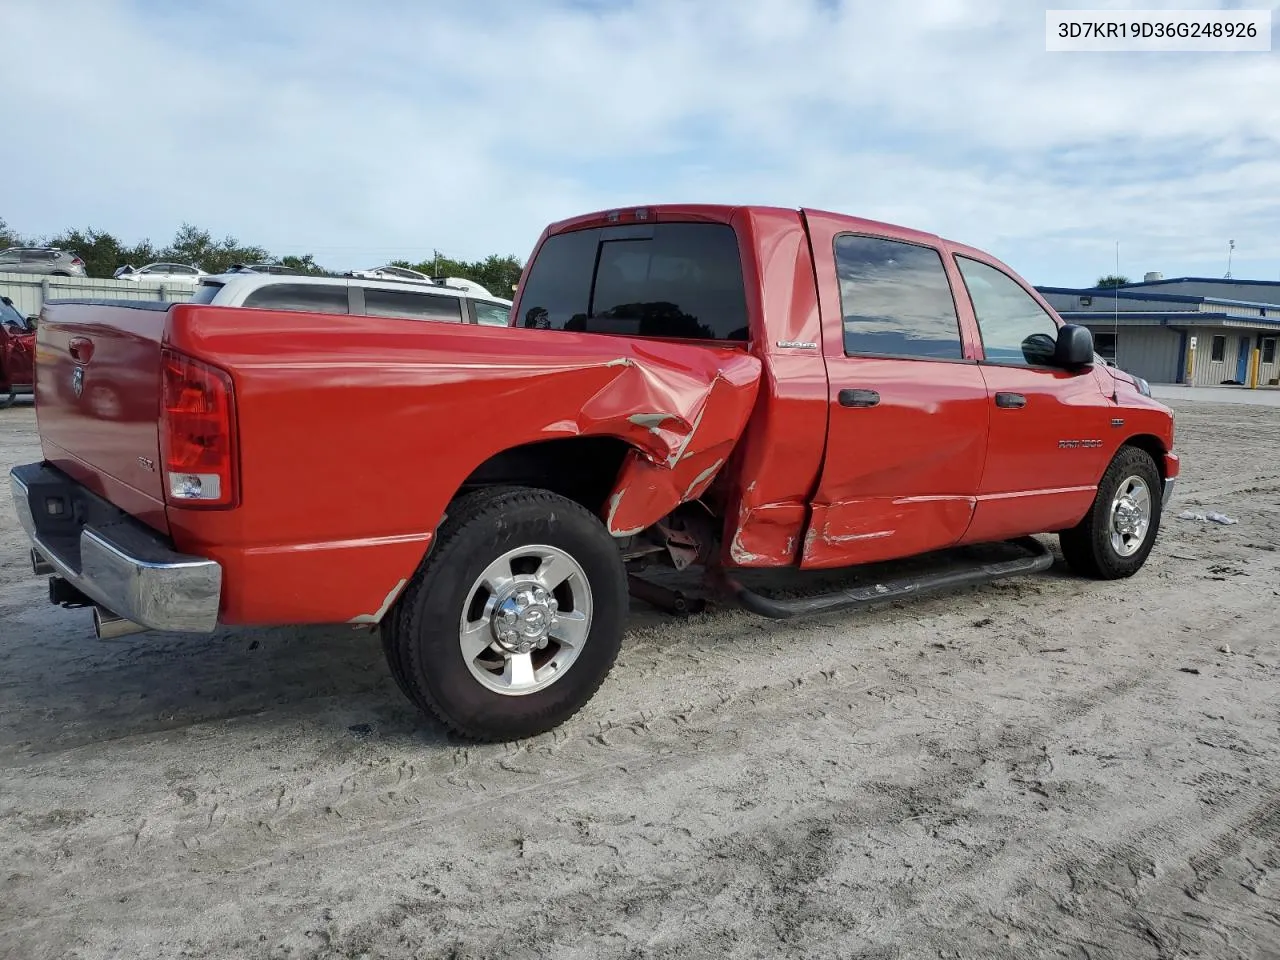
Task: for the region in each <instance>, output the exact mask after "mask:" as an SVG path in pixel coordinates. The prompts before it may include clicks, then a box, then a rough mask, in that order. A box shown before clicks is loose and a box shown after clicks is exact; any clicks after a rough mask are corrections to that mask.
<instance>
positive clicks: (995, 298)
mask: <svg viewBox="0 0 1280 960" xmlns="http://www.w3.org/2000/svg"><path fill="white" fill-rule="evenodd" d="M955 262H956V265H957V267H958V268H959V272H960V276H961V278H962V282H963V286H964V289H965V294H962V295H966V296H967V298H968V303H965V304H963V306H964V307H965V308H966V309H968V308H970V307H971V309H972V311H973V314H974V318H975V321H976V325H977V328H978V331H979V335H980V337H981V339H982V349H983V359H982V363H981V366H980V369H981V371H982V376H983V379H984V381H985V383H986V391H987V396H988V403H989V405H990V411H991V433H990V440H989V442H988V444H987V455H986V465H985V467H984V469H983V472H982V482H981V484H980V486H979V489H978V505H977V508H976V510H975V512H974V518H973V526H972V527H971V528H970V530H969V533H968V534H967V536H966V537H965V539H966V540H968V541H972V542H981V541H986V540H998V539H1002V538H1005V537H1015V536H1021V535H1023V534H1028V533H1040V532H1046V531H1051V530H1057V529H1061V528H1062V527H1067V526H1073V525H1074V524H1075V523H1076V522H1078V521H1079V519H1080V517H1082V516H1083V515H1084V514H1085V512H1086V511H1087V510H1088V508H1089V504H1090V503H1091V502H1092V501H1093V496H1094V491H1095V489H1096V486H1097V483H1098V479H1099V478H1100V477H1101V476H1102V471H1103V470H1104V469H1105V468H1106V464H1107V462H1108V460H1109V459H1110V458H1111V456H1112V454H1113V453H1114V452H1115V447H1116V445H1117V441H1115V440H1113V439H1112V438H1111V437H1110V436H1109V434H1110V433H1114V432H1116V431H1115V430H1114V428H1113V427H1112V426H1111V417H1112V414H1113V413H1114V412H1115V411H1114V409H1113V405H1112V404H1111V402H1110V400H1109V398H1107V397H1106V396H1104V394H1103V393H1102V390H1101V388H1100V386H1099V384H1098V379H1097V378H1096V377H1095V376H1094V375H1093V371H1092V370H1082V371H1068V370H1062V369H1060V368H1058V367H1054V366H1052V365H1051V364H1050V363H1049V360H1051V358H1052V357H1053V350H1054V345H1055V343H1056V341H1057V336H1058V324H1057V321H1056V320H1055V319H1054V318H1053V317H1052V316H1051V315H1050V314H1049V313H1048V311H1046V310H1045V309H1044V307H1043V306H1041V305H1040V303H1039V302H1038V301H1037V300H1036V298H1035V297H1033V296H1032V295H1031V293H1030V292H1029V291H1028V290H1026V289H1025V287H1023V285H1022V284H1021V283H1019V282H1018V281H1017V280H1016V279H1014V278H1013V277H1012V276H1010V275H1009V274H1008V273H1006V272H1005V271H1004V270H1003V269H1001V268H1000V267H999V266H997V265H995V264H992V263H986V262H983V261H981V260H978V259H975V258H972V257H969V256H963V255H959V254H957V256H956V258H955Z"/></svg>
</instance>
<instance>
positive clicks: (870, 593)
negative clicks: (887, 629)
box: [724, 537, 1053, 620]
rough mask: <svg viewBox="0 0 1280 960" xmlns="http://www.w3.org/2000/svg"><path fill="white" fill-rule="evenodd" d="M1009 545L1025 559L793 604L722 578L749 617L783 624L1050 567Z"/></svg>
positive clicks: (1033, 544) (1029, 541) (1028, 546)
mask: <svg viewBox="0 0 1280 960" xmlns="http://www.w3.org/2000/svg"><path fill="white" fill-rule="evenodd" d="M1008 542H1009V543H1010V544H1012V545H1014V546H1017V547H1021V548H1022V549H1023V550H1027V551H1030V552H1031V556H1029V557H1018V558H1017V559H1013V560H1001V561H999V562H997V563H982V564H978V565H976V566H969V567H962V568H961V569H958V570H954V569H953V570H945V571H942V572H940V573H934V574H926V575H924V576H919V577H904V578H902V579H900V580H890V581H888V582H886V583H876V584H871V585H869V586H865V587H854V588H851V589H848V590H836V591H834V592H832V593H824V594H820V595H818V596H814V597H801V598H799V599H796V600H774V599H772V598H770V597H766V596H764V595H762V594H759V593H756V592H755V591H754V590H749V589H747V588H746V587H744V586H743V585H742V584H741V583H739V582H738V581H737V580H735V579H733V578H732V577H730V576H725V577H724V580H725V583H726V585H727V586H728V587H729V589H730V590H732V591H733V593H734V594H735V595H736V596H737V598H738V602H739V603H741V604H742V605H743V606H744V607H745V608H746V609H748V610H750V611H751V612H752V613H756V614H759V615H760V616H762V617H770V618H772V619H774V620H787V619H790V618H791V617H804V616H811V615H813V614H818V613H834V612H836V611H838V610H848V609H850V608H853V607H862V606H867V605H868V604H872V603H879V602H880V601H883V600H896V599H898V598H901V597H910V596H914V595H915V594H919V593H930V592H933V591H935V590H947V589H952V588H955V587H969V586H974V585H975V584H980V583H990V582H991V581H992V580H1001V579H1003V578H1005V577H1016V576H1021V575H1023V574H1028V573H1040V572H1042V571H1045V570H1048V569H1049V568H1050V567H1051V566H1053V552H1052V551H1051V550H1050V549H1049V548H1048V547H1046V546H1045V545H1044V544H1042V543H1041V542H1040V541H1039V540H1036V539H1034V538H1032V537H1023V538H1020V539H1018V540H1010V541H1008Z"/></svg>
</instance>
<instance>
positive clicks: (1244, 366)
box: [1236, 337, 1253, 383]
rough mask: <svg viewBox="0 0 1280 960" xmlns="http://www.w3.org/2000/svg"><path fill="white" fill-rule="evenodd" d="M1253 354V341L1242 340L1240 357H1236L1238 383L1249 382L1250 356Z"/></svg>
mask: <svg viewBox="0 0 1280 960" xmlns="http://www.w3.org/2000/svg"><path fill="white" fill-rule="evenodd" d="M1252 353H1253V341H1252V339H1250V338H1249V337H1241V338H1240V355H1239V356H1237V357H1236V382H1237V383H1248V382H1249V355H1250V354H1252Z"/></svg>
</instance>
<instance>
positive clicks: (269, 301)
mask: <svg viewBox="0 0 1280 960" xmlns="http://www.w3.org/2000/svg"><path fill="white" fill-rule="evenodd" d="M244 306H246V307H256V308H258V309H260V310H298V311H303V312H309V313H348V312H349V311H348V309H347V288H346V286H345V285H344V286H331V285H330V284H324V285H320V284H308V283H274V284H271V285H270V286H266V287H259V288H258V289H257V290H255V291H253V293H251V294H249V296H247V297H246V298H245V301H244Z"/></svg>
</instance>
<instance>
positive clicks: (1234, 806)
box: [0, 404, 1280, 960]
mask: <svg viewBox="0 0 1280 960" xmlns="http://www.w3.org/2000/svg"><path fill="white" fill-rule="evenodd" d="M1177 412H1178V418H1179V443H1180V449H1181V452H1182V454H1183V456H1184V462H1185V467H1184V479H1183V481H1182V483H1181V485H1180V491H1179V494H1180V497H1179V502H1178V509H1184V508H1187V507H1191V506H1199V507H1201V508H1203V509H1219V510H1222V511H1225V512H1227V513H1228V514H1230V515H1231V516H1234V517H1237V518H1239V520H1240V523H1239V524H1238V525H1236V526H1231V527H1222V526H1216V525H1212V524H1201V523H1194V522H1188V521H1178V520H1173V519H1170V520H1169V521H1168V523H1167V525H1166V528H1165V530H1164V531H1163V532H1162V534H1161V538H1160V542H1159V544H1158V545H1157V548H1156V551H1155V553H1154V555H1153V557H1152V559H1151V561H1150V563H1149V564H1148V565H1147V567H1146V569H1145V570H1144V571H1143V572H1142V573H1141V574H1140V575H1139V576H1138V577H1137V578H1136V579H1134V580H1131V581H1129V582H1125V583H1113V584H1099V583H1093V582H1087V581H1083V580H1078V579H1074V578H1071V577H1069V576H1067V575H1066V574H1065V573H1063V572H1062V571H1061V570H1060V569H1058V568H1055V569H1054V571H1052V572H1051V573H1049V574H1047V575H1044V576H1041V577H1038V578H1035V579H1030V580H1022V581H1006V582H1004V583H1001V584H997V585H992V586H988V587H985V588H981V589H976V590H969V591H965V592H962V593H959V594H952V595H949V596H944V597H935V598H931V599H922V600H918V601H915V602H909V603H900V604H895V605H893V606H889V607H886V608H884V609H881V610H877V611H871V612H864V613H860V614H849V615H840V616H831V617H827V618H823V619H818V620H814V621H809V622H802V623H793V624H776V623H770V622H767V621H763V620H759V619H755V618H753V617H751V616H749V615H747V614H745V613H743V612H741V611H737V610H730V609H724V610H718V611H715V612H712V613H709V614H707V615H704V616H701V617H699V618H696V619H694V620H692V621H689V622H684V623H675V622H671V621H667V620H664V619H662V618H661V617H658V616H656V615H654V614H653V613H652V612H645V611H640V610H638V611H637V617H636V621H635V623H636V626H635V629H633V631H632V632H631V633H630V635H629V636H628V638H627V641H626V644H625V648H624V652H623V655H622V657H621V659H620V661H619V663H618V665H617V668H616V669H615V671H614V673H613V675H612V677H611V679H610V680H609V681H608V682H607V683H606V684H605V685H604V687H603V688H602V689H601V691H600V692H599V694H598V695H597V696H596V698H595V700H594V701H593V702H592V703H591V704H590V706H589V707H588V708H587V709H586V710H585V711H584V712H583V713H582V714H581V715H579V716H578V717H577V718H575V719H574V720H573V721H571V722H570V723H569V724H567V725H566V726H564V727H563V728H561V729H560V730H557V731H556V732H555V733H554V734H551V735H547V736H544V737H540V738H538V739H536V740H532V741H529V742H524V743H521V744H518V745H509V746H491V747H481V748H477V747H474V746H469V745H466V744H464V743H461V742H458V741H454V740H452V739H450V738H448V737H447V736H445V735H444V734H443V733H442V731H441V730H440V729H439V728H438V727H437V726H435V725H434V724H432V723H430V722H428V721H426V720H424V719H423V718H421V717H420V716H418V715H417V714H416V713H415V712H414V711H413V710H412V709H411V708H410V707H409V706H408V705H407V703H406V702H405V701H404V700H402V698H401V697H400V695H399V693H398V692H397V691H396V688H395V686H394V684H393V682H392V681H391V679H390V677H389V676H388V674H387V671H386V670H385V669H384V666H383V663H382V658H381V653H380V650H379V646H378V643H377V641H376V639H375V638H374V637H372V636H370V635H369V634H367V633H361V632H357V631H354V630H352V629H349V628H333V629H306V630H262V631H226V632H223V633H221V634H219V635H218V636H216V637H214V638H212V639H209V638H180V637H174V636H166V635H151V636H141V637H130V638H126V639H123V640H120V641H115V642H110V643H102V642H98V641H95V640H94V639H92V633H91V629H90V625H89V616H88V614H87V613H86V612H84V611H76V612H68V611H62V610H58V609H55V608H52V607H49V606H48V605H47V604H46V603H45V602H44V589H45V588H44V585H43V583H42V582H41V581H39V580H36V579H33V578H31V577H29V576H28V575H27V568H26V559H25V553H26V548H25V545H24V541H23V539H22V537H21V535H20V534H19V533H18V532H17V531H16V530H15V521H14V516H13V512H12V509H11V505H10V504H9V502H8V500H7V498H6V499H5V500H4V501H3V503H2V504H0V639H2V642H0V956H3V957H5V958H21V960H39V958H47V957H76V958H86V960H88V958H108V957H112V958H124V957H147V958H159V957H250V958H257V957H272V958H285V957H288V958H313V957H314V958H321V957H325V958H328V957H352V958H354V957H408V956H413V957H441V958H444V957H450V958H480V957H499V956H509V957H572V958H597V957H628V958H649V957H670V958H675V957H689V958H702V957H709V958H717V960H718V958H735V957H841V958H855V957H856V958H864V960H869V958H898V957H944V958H959V957H975V958H990V957H1010V958H1013V957H1018V958H1025V957H1066V958H1081V960H1084V958H1101V957H1117V958H1120V957H1123V958H1128V960H1134V958H1147V957H1151V958H1162V960H1173V958H1182V957H1224V958H1226V957H1277V956H1280V761H1278V760H1277V755H1276V747H1277V744H1278V743H1280V727H1278V725H1277V720H1278V719H1280V629H1277V626H1278V624H1280V616H1278V615H1277V611H1278V609H1280V608H1278V606H1277V604H1280V597H1278V595H1277V594H1278V591H1280V570H1278V568H1280V553H1278V552H1277V546H1280V534H1278V533H1277V522H1278V521H1280V411H1277V410H1274V409H1271V408H1267V407H1248V406H1237V405H1231V406H1226V405H1207V404H1194V405H1193V404H1180V405H1179V406H1178V408H1177ZM37 455H38V450H37V446H36V442H35V436H34V416H33V413H32V411H31V409H30V408H29V407H25V408H22V407H20V408H16V409H12V410H8V411H3V412H0V467H3V468H5V469H7V468H8V466H9V465H10V464H11V463H15V462H24V461H29V460H32V459H35V458H36V457H37ZM1228 650H1229V651H1230V652H1227V651H1228Z"/></svg>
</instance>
